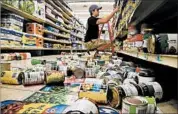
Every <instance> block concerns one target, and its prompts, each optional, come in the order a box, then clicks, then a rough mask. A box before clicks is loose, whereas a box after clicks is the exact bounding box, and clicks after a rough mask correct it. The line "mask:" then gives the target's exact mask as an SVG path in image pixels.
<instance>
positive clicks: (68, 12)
mask: <svg viewBox="0 0 178 114" xmlns="http://www.w3.org/2000/svg"><path fill="white" fill-rule="evenodd" d="M53 1H54V2H55V3H56V4H57V5H58V6H59V7H60V8H61V9H62V10H63V11H64V12H66V13H67V14H68V15H69V16H71V17H74V16H73V15H72V13H71V12H70V11H68V10H67V9H66V8H65V7H64V6H63V5H62V4H61V2H59V1H58V0H53Z"/></svg>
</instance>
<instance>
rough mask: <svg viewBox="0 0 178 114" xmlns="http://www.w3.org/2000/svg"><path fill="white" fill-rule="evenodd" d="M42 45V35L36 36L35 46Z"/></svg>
mask: <svg viewBox="0 0 178 114" xmlns="http://www.w3.org/2000/svg"><path fill="white" fill-rule="evenodd" d="M43 45H44V39H43V37H39V36H37V39H36V46H37V47H43Z"/></svg>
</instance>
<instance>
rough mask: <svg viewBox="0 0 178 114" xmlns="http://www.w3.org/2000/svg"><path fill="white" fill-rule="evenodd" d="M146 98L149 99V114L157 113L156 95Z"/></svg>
mask: <svg viewBox="0 0 178 114" xmlns="http://www.w3.org/2000/svg"><path fill="white" fill-rule="evenodd" d="M145 99H146V100H147V101H148V106H147V111H146V113H147V114H155V113H156V100H155V98H154V97H145Z"/></svg>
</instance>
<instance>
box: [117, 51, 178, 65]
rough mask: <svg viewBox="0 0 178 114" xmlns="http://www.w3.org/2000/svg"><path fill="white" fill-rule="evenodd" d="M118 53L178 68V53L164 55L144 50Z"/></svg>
mask: <svg viewBox="0 0 178 114" xmlns="http://www.w3.org/2000/svg"><path fill="white" fill-rule="evenodd" d="M118 53H121V54H124V55H128V56H132V57H135V58H138V59H142V60H145V61H149V62H153V63H157V64H161V65H165V66H169V67H173V68H178V65H177V63H178V55H162V54H150V53H143V52H131V51H118Z"/></svg>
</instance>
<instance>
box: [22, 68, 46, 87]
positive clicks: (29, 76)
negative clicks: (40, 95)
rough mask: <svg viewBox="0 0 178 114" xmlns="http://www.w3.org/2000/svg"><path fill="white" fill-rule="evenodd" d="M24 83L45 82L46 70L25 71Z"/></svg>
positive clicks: (25, 84)
mask: <svg viewBox="0 0 178 114" xmlns="http://www.w3.org/2000/svg"><path fill="white" fill-rule="evenodd" d="M22 74H23V80H22V82H23V85H24V86H27V85H37V84H43V83H44V80H45V72H44V71H40V72H23V73H22Z"/></svg>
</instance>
